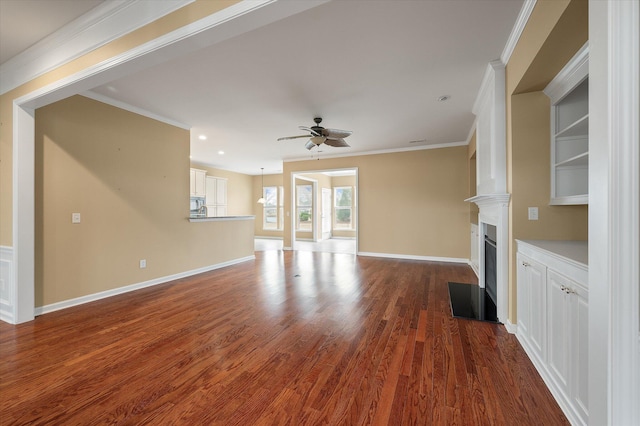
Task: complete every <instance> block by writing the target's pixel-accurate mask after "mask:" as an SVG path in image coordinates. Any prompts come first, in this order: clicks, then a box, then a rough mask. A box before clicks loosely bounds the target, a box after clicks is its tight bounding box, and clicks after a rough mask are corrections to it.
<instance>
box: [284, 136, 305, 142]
mask: <svg viewBox="0 0 640 426" xmlns="http://www.w3.org/2000/svg"><path fill="white" fill-rule="evenodd" d="M308 137H309V135H300V136H286V137H284V138H278V140H279V141H286V140H289V139H300V138H308Z"/></svg>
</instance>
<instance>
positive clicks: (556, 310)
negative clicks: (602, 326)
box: [517, 241, 589, 424]
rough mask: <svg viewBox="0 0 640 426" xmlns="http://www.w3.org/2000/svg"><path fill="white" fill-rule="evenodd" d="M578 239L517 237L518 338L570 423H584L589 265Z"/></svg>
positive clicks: (586, 382)
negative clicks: (545, 239) (518, 239)
mask: <svg viewBox="0 0 640 426" xmlns="http://www.w3.org/2000/svg"><path fill="white" fill-rule="evenodd" d="M587 251H588V250H587V244H586V242H580V241H518V253H517V261H518V269H517V284H518V293H517V295H518V297H517V300H518V322H517V337H518V340H519V341H520V343H521V344H522V346H523V348H524V349H525V351H526V352H527V354H528V355H529V357H530V358H531V361H532V362H533V364H534V365H535V366H536V369H537V370H538V372H539V373H540V375H541V376H542V377H543V379H544V381H545V383H547V385H548V386H549V389H550V390H551V393H552V394H553V396H554V397H555V398H556V400H557V401H558V404H559V405H560V407H561V408H562V410H563V411H564V413H565V415H566V416H567V418H568V419H569V421H570V422H571V423H572V424H587V423H588V418H589V413H588V408H587V407H588V400H589V389H588V364H589V358H588V357H589V355H588V350H589V348H588V335H589V330H588V323H589V318H588V314H589V303H588V300H589V299H588V297H589V296H588V269H587Z"/></svg>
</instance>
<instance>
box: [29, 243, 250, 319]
mask: <svg viewBox="0 0 640 426" xmlns="http://www.w3.org/2000/svg"><path fill="white" fill-rule="evenodd" d="M255 258H256V257H255V256H254V255H252V256H246V257H241V258H238V259H233V260H229V261H227V262H222V263H217V264H215V265H210V266H205V267H202V268H197V269H192V270H190V271H185V272H180V273H177V274H173V275H167V276H164V277H160V278H154V279H152V280H149V281H144V282H141V283H137V284H131V285H127V286H124V287H118V288H114V289H112V290H106V291H101V292H99V293H94V294H88V295H86V296H81V297H76V298H74V299H69V300H63V301H62V302H56V303H52V304H50V305H45V306H40V307H36V308H35V312H34V313H35V315H36V316H37V315H42V314H47V313H49V312H55V311H59V310H60V309H66V308H70V307H72V306H77V305H82V304H84V303H89V302H94V301H96V300H100V299H104V298H107V297H111V296H116V295H118V294H123V293H128V292H131V291H135V290H139V289H142V288H145V287H151V286H154V285H158V284H164V283H166V282H169V281H173V280H177V279H180V278H185V277H189V276H192V275H197V274H201V273H203V272H208V271H213V270H214V269H220V268H224V267H225V266H231V265H236V264H238V263H242V262H246V261H249V260H254V259H255Z"/></svg>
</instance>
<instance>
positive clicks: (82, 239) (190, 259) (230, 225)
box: [36, 96, 253, 306]
mask: <svg viewBox="0 0 640 426" xmlns="http://www.w3.org/2000/svg"><path fill="white" fill-rule="evenodd" d="M73 212H79V213H81V215H82V222H81V223H80V224H72V223H71V213H73ZM188 216H189V132H188V131H187V130H183V129H179V128H176V127H173V126H170V125H167V124H164V123H161V122H158V121H155V120H152V119H149V118H146V117H142V116H139V115H136V114H133V113H130V112H127V111H124V110H121V109H118V108H115V107H112V106H109V105H105V104H102V103H100V102H97V101H94V100H91V99H87V98H84V97H81V96H74V97H71V98H68V99H65V100H63V101H60V102H57V103H55V104H52V105H48V106H46V107H44V108H41V109H38V110H37V111H36V306H42V305H47V304H51V303H55V302H60V301H63V300H67V299H71V298H75V297H80V296H85V295H88V294H92V293H96V292H100V291H105V290H110V289H114V288H118V287H122V286H125V285H130V284H135V283H139V282H143V281H147V280H150V279H154V278H158V277H163V276H167V275H171V274H176V273H180V272H184V271H188V270H192V269H196V268H201V267H206V266H210V265H215V264H218V263H221V262H225V261H229V260H233V259H237V258H242V257H245V256H251V255H253V223H252V221H237V222H235V221H233V222H231V221H229V222H227V221H225V222H206V223H190V222H189V221H188V220H187V217H188ZM140 259H146V261H147V268H146V269H140V268H139V264H138V262H139V260H140Z"/></svg>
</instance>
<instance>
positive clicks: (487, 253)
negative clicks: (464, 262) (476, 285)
mask: <svg viewBox="0 0 640 426" xmlns="http://www.w3.org/2000/svg"><path fill="white" fill-rule="evenodd" d="M497 254H498V247H497V245H496V227H495V226H493V225H488V226H487V233H486V234H485V235H484V288H485V290H486V291H487V295H488V296H489V297H490V298H491V300H493V303H496V304H497V303H498V299H497V296H498V275H497V274H498V271H497V268H496V266H497Z"/></svg>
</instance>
